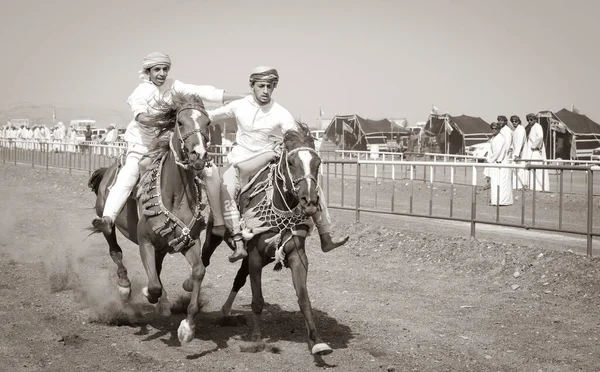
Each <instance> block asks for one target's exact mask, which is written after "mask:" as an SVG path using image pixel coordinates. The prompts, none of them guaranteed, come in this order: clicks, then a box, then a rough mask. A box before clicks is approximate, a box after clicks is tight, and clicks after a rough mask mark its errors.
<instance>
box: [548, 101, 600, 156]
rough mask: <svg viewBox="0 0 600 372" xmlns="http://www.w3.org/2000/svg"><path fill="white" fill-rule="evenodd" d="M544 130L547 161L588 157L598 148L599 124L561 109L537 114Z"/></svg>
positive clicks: (599, 144) (599, 139) (599, 140)
mask: <svg viewBox="0 0 600 372" xmlns="http://www.w3.org/2000/svg"><path fill="white" fill-rule="evenodd" d="M537 116H538V118H539V122H540V124H541V126H542V129H543V130H544V143H545V145H546V156H547V157H548V159H556V158H561V159H578V158H583V157H590V156H591V155H592V152H593V150H594V149H595V148H596V147H598V146H600V124H598V123H596V122H595V121H593V120H592V119H590V118H589V117H587V116H585V115H583V114H580V113H577V112H573V111H569V110H567V109H562V110H560V111H557V112H552V111H540V112H538V114H537Z"/></svg>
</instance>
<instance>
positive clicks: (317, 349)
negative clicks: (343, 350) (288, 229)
mask: <svg viewBox="0 0 600 372" xmlns="http://www.w3.org/2000/svg"><path fill="white" fill-rule="evenodd" d="M304 239H305V238H299V237H296V236H295V237H294V238H293V239H292V240H291V241H290V242H289V243H288V244H295V245H296V247H295V249H294V250H293V251H292V252H291V254H289V255H288V265H289V266H290V269H291V271H292V280H293V282H294V288H295V289H296V296H298V305H300V311H302V315H304V321H305V323H306V329H307V331H308V348H309V350H310V351H311V353H312V354H313V355H327V354H330V353H331V352H333V350H332V349H331V348H330V347H329V345H327V344H326V343H324V342H323V341H322V340H321V337H320V336H319V333H318V332H317V327H316V326H315V321H314V319H313V313H312V307H311V305H310V299H309V297H308V289H307V287H306V277H307V275H308V258H307V257H306V251H305V250H304ZM300 247H302V248H300Z"/></svg>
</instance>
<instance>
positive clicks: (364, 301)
mask: <svg viewBox="0 0 600 372" xmlns="http://www.w3.org/2000/svg"><path fill="white" fill-rule="evenodd" d="M86 183H87V175H77V174H74V175H72V176H70V175H68V173H66V172H65V171H60V170H52V169H51V170H49V171H46V170H45V169H40V168H35V169H32V168H31V167H28V166H14V165H0V194H1V195H2V198H1V199H0V266H1V267H2V270H1V271H0V296H1V298H2V300H0V328H1V330H0V333H1V334H2V335H3V337H1V338H0V370H2V371H68V370H69V371H70V370H91V369H94V370H97V371H121V370H127V371H132V370H133V371H172V370H176V371H177V370H180V371H188V370H189V371H267V370H271V371H311V370H322V369H329V368H331V369H333V370H337V371H344V372H345V371H596V370H598V367H599V366H600V353H599V352H598V346H597V345H598V337H599V336H598V335H599V334H600V321H599V320H598V317H597V314H598V311H599V310H600V274H599V271H600V263H599V261H598V260H597V259H589V258H587V257H585V256H583V255H581V254H578V253H577V252H578V250H574V252H569V251H566V250H565V249H564V248H565V247H564V244H563V242H562V241H561V240H556V239H553V238H552V235H544V234H540V233H538V234H537V235H535V237H526V236H522V235H519V234H494V235H489V234H487V233H486V231H482V232H481V234H478V236H479V237H480V239H478V240H471V239H469V238H468V235H465V234H464V233H463V229H462V228H455V229H454V228H453V227H452V226H451V225H449V224H448V223H440V224H439V226H440V228H432V226H436V225H432V223H431V222H424V221H423V220H422V219H418V218H394V217H382V216H377V215H369V214H363V215H362V220H361V221H362V222H361V223H354V222H353V221H354V215H353V214H351V213H344V212H338V211H333V212H332V215H333V217H334V219H335V220H336V222H335V224H334V229H335V231H336V232H337V233H343V232H348V233H350V237H351V241H350V242H349V243H348V245H347V246H346V247H345V248H342V249H339V250H337V251H334V252H331V253H328V254H323V253H321V252H320V250H319V248H318V239H317V238H315V237H311V238H309V243H308V247H307V250H308V254H309V259H310V260H311V266H310V270H309V292H310V295H311V300H312V303H313V308H314V309H315V314H316V322H317V327H318V328H319V330H320V332H321V334H322V336H323V339H324V340H325V341H326V342H328V343H329V344H330V345H331V346H332V347H333V348H334V349H335V351H334V353H333V354H331V355H329V356H326V357H323V358H313V357H312V356H311V355H310V353H309V352H308V349H307V344H306V332H305V327H304V320H303V317H302V315H301V314H300V312H299V311H298V305H297V303H296V296H295V294H294V290H293V287H292V283H291V278H290V275H289V272H288V271H287V270H283V271H281V272H273V271H272V270H270V268H267V269H266V270H265V272H264V274H263V278H264V279H263V280H264V284H263V288H264V294H265V300H266V301H267V302H268V303H269V306H268V307H267V308H266V311H265V312H264V314H263V318H264V324H263V335H264V337H265V343H264V344H260V345H256V344H252V343H251V342H250V341H248V333H249V330H250V327H249V326H250V324H251V322H252V317H251V312H250V306H249V304H250V301H251V298H250V288H249V286H247V287H245V288H243V289H242V290H241V292H240V295H239V296H238V300H237V301H236V303H235V305H234V311H235V313H236V314H238V317H237V319H238V323H237V325H234V326H223V325H221V318H220V315H219V309H220V306H221V304H222V302H223V301H224V300H225V299H226V297H227V294H228V292H229V288H230V286H231V283H232V280H233V276H234V274H235V271H236V270H237V265H233V264H229V263H228V262H227V260H226V255H227V254H228V252H227V249H226V248H225V247H224V246H223V247H221V248H219V250H218V251H217V252H216V254H215V256H214V258H213V261H212V264H211V266H210V268H209V269H208V273H207V276H206V278H205V281H204V291H203V292H204V299H205V305H204V307H203V310H202V313H201V314H200V315H199V316H198V332H197V335H196V339H194V340H193V341H192V342H191V343H189V344H186V345H181V344H180V343H179V342H178V341H177V335H176V329H177V326H178V324H179V321H180V320H181V319H182V318H183V315H182V314H174V315H171V316H169V317H163V316H160V315H158V314H156V313H155V312H154V310H153V307H152V306H151V305H149V304H147V303H146V302H145V300H143V299H142V297H141V295H140V294H139V291H140V289H141V288H142V287H143V286H144V285H145V281H146V278H145V274H144V272H143V269H142V267H141V263H140V260H139V256H138V253H137V247H135V246H134V245H133V244H131V243H129V242H125V240H124V239H123V238H122V237H121V239H120V242H121V245H122V246H123V248H124V250H125V252H124V256H125V264H126V265H127V267H128V269H129V276H130V278H131V279H132V280H133V291H134V295H133V296H132V298H131V300H130V302H129V303H128V304H122V303H121V302H120V301H119V300H118V297H117V292H116V274H115V267H114V264H113V262H112V260H111V259H110V257H109V256H108V247H107V245H106V243H105V242H104V240H103V238H102V237H100V236H91V237H89V238H87V239H86V236H87V234H86V232H85V231H84V228H85V227H86V226H88V224H89V222H90V221H91V219H92V217H93V211H92V210H91V206H92V205H93V201H94V196H93V194H92V193H91V191H89V189H87V187H86ZM459 200H460V199H459ZM469 201H470V199H467V200H466V201H465V200H463V202H469ZM433 223H436V222H433ZM453 232H454V233H453ZM486 237H493V238H490V239H488V238H486ZM532 241H536V242H537V243H543V244H530V242H532ZM573 244H575V243H573ZM188 273H189V266H188V265H187V263H186V262H185V259H184V258H183V257H181V256H170V257H168V258H167V259H166V260H165V265H164V271H163V276H162V278H163V283H164V284H165V288H166V290H167V291H168V293H169V297H170V298H171V300H172V301H173V302H174V310H178V309H179V308H180V307H181V306H178V304H179V302H181V301H182V300H181V295H182V294H183V293H184V291H183V290H182V289H181V283H182V282H183V280H184V279H185V277H186V276H187V275H188Z"/></svg>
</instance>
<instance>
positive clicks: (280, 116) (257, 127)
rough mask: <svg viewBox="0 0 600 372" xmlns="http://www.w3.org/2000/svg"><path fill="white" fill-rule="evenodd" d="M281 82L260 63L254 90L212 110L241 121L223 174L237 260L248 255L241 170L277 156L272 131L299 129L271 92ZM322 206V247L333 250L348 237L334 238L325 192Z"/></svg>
mask: <svg viewBox="0 0 600 372" xmlns="http://www.w3.org/2000/svg"><path fill="white" fill-rule="evenodd" d="M278 82H279V74H278V72H277V70H275V69H274V68H271V67H266V66H260V67H257V68H256V69H254V70H253V71H252V73H251V74H250V88H252V94H251V95H249V96H247V97H244V98H243V99H240V100H237V101H234V102H231V103H229V104H227V105H225V106H222V107H219V108H217V109H215V110H209V112H208V114H209V117H210V118H211V120H213V121H215V120H222V119H226V118H235V119H236V121H237V125H238V131H237V133H236V142H235V144H234V146H233V148H232V149H231V151H230V152H229V154H228V155H227V160H228V162H229V164H230V166H229V168H227V170H226V171H225V173H224V174H223V186H222V189H221V196H222V198H223V204H224V208H223V209H224V215H225V225H226V226H227V228H228V229H229V230H230V231H231V233H232V237H233V240H234V242H235V246H236V249H235V252H234V253H233V254H232V255H231V256H230V257H229V260H230V261H231V262H235V261H237V260H239V259H242V258H244V257H246V256H247V255H248V253H247V252H246V248H245V246H244V242H243V237H242V231H241V227H240V218H241V217H240V212H239V210H238V207H237V197H238V194H239V191H240V176H239V172H240V171H241V170H243V172H244V173H249V174H252V173H254V172H255V171H257V170H259V169H260V168H261V167H262V166H264V165H266V164H267V163H268V162H269V161H270V160H272V159H274V158H275V157H276V156H277V154H276V152H275V149H274V148H275V143H274V141H273V140H272V139H271V138H270V135H272V134H275V133H277V131H278V130H281V132H283V133H285V132H286V131H288V130H293V129H296V121H295V120H294V118H293V116H292V115H291V114H290V112H289V111H288V110H286V109H285V108H284V107H283V106H281V105H279V104H278V103H277V102H275V101H274V100H273V99H271V95H272V94H273V90H274V89H275V88H276V87H277V84H278ZM319 200H320V204H321V208H320V209H321V210H320V211H318V212H317V213H316V214H315V215H314V216H313V221H314V222H315V225H316V226H317V229H318V231H319V235H320V238H321V249H322V250H323V252H329V251H331V250H333V249H335V248H337V247H339V246H341V245H343V244H345V243H346V242H347V241H348V236H346V237H345V238H344V239H342V240H341V241H333V240H332V238H331V227H330V221H331V219H330V217H329V213H328V211H327V206H326V204H325V202H324V198H323V196H322V195H320V197H319Z"/></svg>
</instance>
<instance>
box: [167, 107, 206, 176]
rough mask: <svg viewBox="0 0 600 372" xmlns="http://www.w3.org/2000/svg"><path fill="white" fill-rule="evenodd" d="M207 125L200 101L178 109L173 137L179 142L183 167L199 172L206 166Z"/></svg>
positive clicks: (204, 111)
mask: <svg viewBox="0 0 600 372" xmlns="http://www.w3.org/2000/svg"><path fill="white" fill-rule="evenodd" d="M209 124H210V119H209V118H208V114H207V113H206V110H205V109H204V105H203V104H202V101H200V102H199V103H195V104H190V105H186V106H183V107H181V108H179V109H178V111H177V116H176V122H175V128H174V134H173V136H174V139H178V140H179V144H180V150H181V160H182V161H181V163H182V164H183V165H184V166H185V165H187V166H189V167H191V168H193V169H194V170H196V171H199V170H202V169H203V168H204V166H205V165H206V156H207V155H208V150H207V147H208V125H209Z"/></svg>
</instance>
